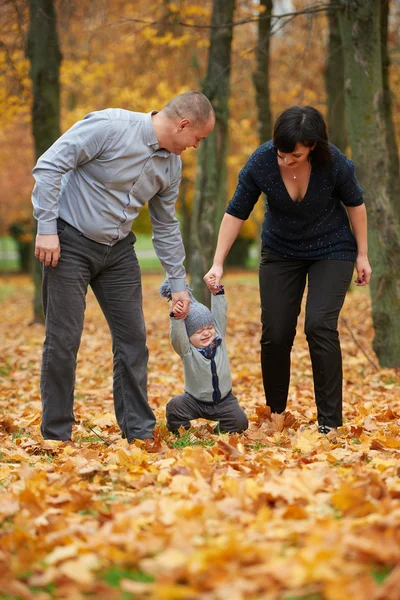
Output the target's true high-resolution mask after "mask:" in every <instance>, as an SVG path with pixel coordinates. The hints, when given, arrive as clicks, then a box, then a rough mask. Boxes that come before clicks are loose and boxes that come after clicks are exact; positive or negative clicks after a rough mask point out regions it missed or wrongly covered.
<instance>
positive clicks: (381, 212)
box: [340, 0, 400, 367]
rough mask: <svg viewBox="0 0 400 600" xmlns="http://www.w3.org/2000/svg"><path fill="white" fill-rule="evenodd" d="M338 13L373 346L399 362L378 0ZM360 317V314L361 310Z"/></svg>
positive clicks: (398, 231)
mask: <svg viewBox="0 0 400 600" xmlns="http://www.w3.org/2000/svg"><path fill="white" fill-rule="evenodd" d="M344 5H345V7H344V10H343V12H342V13H341V14H340V29H341V34H342V40H343V46H344V62H345V100H346V107H347V115H348V129H349V138H350V144H351V148H352V156H353V159H354V162H355V164H356V168H357V174H358V177H359V180H360V183H361V185H362V187H363V188H364V194H365V202H366V206H367V211H368V233H369V248H370V260H371V265H372V268H373V273H372V278H371V297H372V317H373V323H374V328H375V338H374V342H373V348H374V350H375V352H376V354H377V356H378V359H379V363H380V365H381V366H382V367H399V366H400V274H399V270H398V266H399V264H400V223H399V217H398V215H397V213H396V210H395V200H394V199H393V198H392V197H391V195H390V163H389V157H388V146H387V135H386V133H387V132H386V124H385V106H384V88H383V78H382V53H381V10H380V9H381V4H380V2H378V3H377V2H376V0H345V1H344ZM360 318H362V315H360Z"/></svg>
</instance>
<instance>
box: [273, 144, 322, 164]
mask: <svg viewBox="0 0 400 600" xmlns="http://www.w3.org/2000/svg"><path fill="white" fill-rule="evenodd" d="M315 146H316V144H313V145H312V146H303V144H296V146H295V148H294V150H293V152H282V151H281V150H277V151H276V155H277V157H278V165H279V166H280V167H288V168H289V169H293V168H294V167H299V166H300V165H301V164H304V163H306V162H307V161H308V156H309V154H310V152H311V150H314V148H315Z"/></svg>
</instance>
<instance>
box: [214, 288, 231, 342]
mask: <svg viewBox="0 0 400 600" xmlns="http://www.w3.org/2000/svg"><path fill="white" fill-rule="evenodd" d="M227 309H228V303H227V301H226V297H225V291H224V288H223V286H220V291H219V292H218V293H217V294H212V295H211V313H212V316H213V318H214V321H215V324H216V325H217V327H218V330H219V332H220V333H221V335H222V336H223V337H225V334H226V324H227V320H228V317H227V314H226V313H227Z"/></svg>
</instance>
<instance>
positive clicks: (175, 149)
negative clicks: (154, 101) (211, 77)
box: [153, 91, 215, 155]
mask: <svg viewBox="0 0 400 600" xmlns="http://www.w3.org/2000/svg"><path fill="white" fill-rule="evenodd" d="M214 125H215V115H214V110H213V107H212V105H211V102H210V101H209V99H208V98H207V97H206V96H204V94H202V93H201V92H196V91H191V92H184V93H183V94H179V96H175V97H174V98H172V100H170V101H169V102H168V104H166V105H165V106H164V108H162V109H161V110H160V112H158V113H156V114H154V115H153V126H154V130H155V132H156V136H157V139H158V143H159V145H160V147H161V148H165V149H166V150H168V151H169V152H172V153H173V154H178V155H180V154H181V153H182V152H183V151H184V150H186V148H192V147H193V148H198V147H199V144H200V142H201V140H203V139H205V138H206V137H207V136H208V135H209V134H210V133H211V132H212V130H213V129H214Z"/></svg>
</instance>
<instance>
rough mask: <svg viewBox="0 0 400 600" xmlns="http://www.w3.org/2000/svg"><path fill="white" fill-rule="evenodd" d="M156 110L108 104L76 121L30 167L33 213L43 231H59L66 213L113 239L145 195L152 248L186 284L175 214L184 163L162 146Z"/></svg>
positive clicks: (177, 281)
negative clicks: (154, 115)
mask: <svg viewBox="0 0 400 600" xmlns="http://www.w3.org/2000/svg"><path fill="white" fill-rule="evenodd" d="M151 114H152V113H147V114H145V113H137V112H131V111H128V110H123V109H118V108H109V109H107V110H101V111H98V112H93V113H90V114H88V115H87V116H86V117H85V118H84V119H82V120H81V121H78V123H75V125H73V127H71V129H69V130H68V131H66V132H65V133H64V134H63V135H62V136H61V137H60V138H59V139H58V140H57V141H56V142H55V143H54V144H53V145H52V146H51V147H50V148H49V149H48V150H47V151H46V152H45V153H44V154H43V155H42V156H41V157H40V158H39V160H38V162H37V164H36V166H35V168H34V169H33V176H34V178H35V180H36V184H35V187H34V190H33V193H32V202H33V206H34V216H35V218H36V219H37V221H38V233H39V234H56V233H57V217H61V218H62V219H64V221H66V222H67V223H69V224H70V225H72V226H73V227H75V228H76V229H78V230H79V231H80V232H81V233H83V235H85V236H86V237H88V238H90V239H91V240H94V241H96V242H99V243H100V244H106V245H110V246H112V245H113V244H115V243H116V242H118V241H119V240H121V239H123V238H125V237H126V236H127V235H128V234H129V232H130V231H131V227H132V223H133V220H134V219H135V217H136V216H137V215H138V212H139V208H140V207H141V206H144V205H145V204H146V202H148V206H149V213H150V218H151V223H152V229H153V244H154V249H155V251H156V254H157V256H158V258H159V260H160V262H161V264H162V266H163V267H164V269H165V271H166V273H167V276H168V278H169V280H170V284H171V290H172V291H173V292H175V291H182V290H185V289H186V284H185V269H184V267H183V260H184V258H185V250H184V247H183V243H182V238H181V233H180V228H179V222H178V220H177V218H176V216H175V203H176V200H177V197H178V190H179V184H180V181H181V174H182V163H181V159H180V157H179V156H177V155H175V154H172V153H170V152H168V151H167V150H165V149H163V148H159V145H158V142H157V138H156V134H155V131H154V128H153V124H152V119H151Z"/></svg>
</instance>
